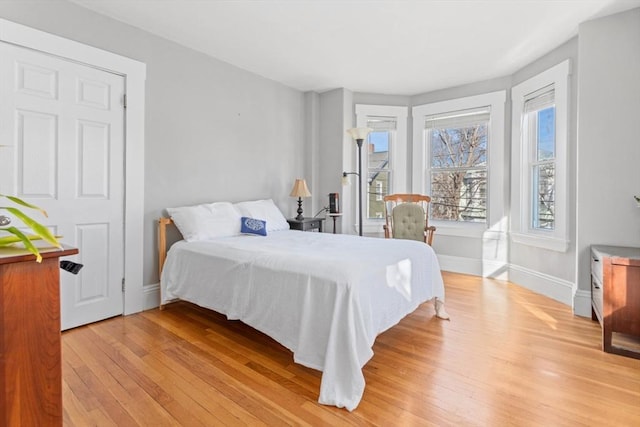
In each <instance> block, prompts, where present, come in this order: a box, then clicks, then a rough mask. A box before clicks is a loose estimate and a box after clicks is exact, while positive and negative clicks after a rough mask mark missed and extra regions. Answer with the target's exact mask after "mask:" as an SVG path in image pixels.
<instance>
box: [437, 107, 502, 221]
mask: <svg viewBox="0 0 640 427" xmlns="http://www.w3.org/2000/svg"><path fill="white" fill-rule="evenodd" d="M489 115H490V110H489V108H488V107H483V108H479V109H475V110H459V111H451V112H447V113H442V114H437V115H432V116H427V117H426V122H425V129H426V135H427V136H426V139H427V144H428V146H429V148H428V151H429V159H430V169H429V173H430V176H429V178H428V179H429V181H430V186H431V206H432V208H431V218H432V219H435V220H443V221H469V222H486V219H487V199H486V198H487V143H488V139H489V135H488V128H489Z"/></svg>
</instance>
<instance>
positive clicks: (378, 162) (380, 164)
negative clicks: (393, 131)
mask: <svg viewBox="0 0 640 427" xmlns="http://www.w3.org/2000/svg"><path fill="white" fill-rule="evenodd" d="M389 139H390V132H389V131H381V132H371V133H370V134H369V149H368V150H367V153H368V156H369V169H388V168H389Z"/></svg>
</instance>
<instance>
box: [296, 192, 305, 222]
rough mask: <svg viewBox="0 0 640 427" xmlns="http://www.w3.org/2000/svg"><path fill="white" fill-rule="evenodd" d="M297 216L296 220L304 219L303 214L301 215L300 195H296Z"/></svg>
mask: <svg viewBox="0 0 640 427" xmlns="http://www.w3.org/2000/svg"><path fill="white" fill-rule="evenodd" d="M297 212H298V216H297V217H296V220H297V221H302V220H303V219H304V215H302V197H298V211H297Z"/></svg>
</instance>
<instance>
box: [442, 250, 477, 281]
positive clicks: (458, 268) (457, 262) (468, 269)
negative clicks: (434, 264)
mask: <svg viewBox="0 0 640 427" xmlns="http://www.w3.org/2000/svg"><path fill="white" fill-rule="evenodd" d="M436 256H437V257H438V263H439V264H440V269H441V270H443V271H451V272H453V273H461V274H471V275H473V276H481V277H482V261H480V260H479V259H476V258H465V257H459V256H454V255H442V254H438V253H436Z"/></svg>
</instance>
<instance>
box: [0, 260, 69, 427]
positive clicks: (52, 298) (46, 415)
mask: <svg viewBox="0 0 640 427" xmlns="http://www.w3.org/2000/svg"><path fill="white" fill-rule="evenodd" d="M76 253H78V250H77V249H69V248H66V249H64V250H55V251H50V252H44V253H42V258H43V259H42V263H40V264H38V263H36V262H35V257H34V256H33V255H25V254H18V255H15V254H10V255H6V254H3V253H0V425H2V426H7V427H10V426H22V427H26V426H62V364H61V347H60V286H59V280H60V268H59V267H60V261H59V258H60V257H61V256H67V255H73V254H76Z"/></svg>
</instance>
